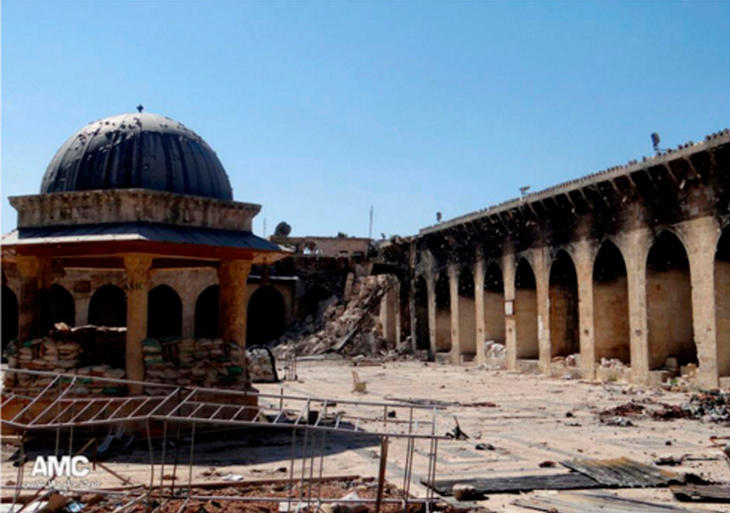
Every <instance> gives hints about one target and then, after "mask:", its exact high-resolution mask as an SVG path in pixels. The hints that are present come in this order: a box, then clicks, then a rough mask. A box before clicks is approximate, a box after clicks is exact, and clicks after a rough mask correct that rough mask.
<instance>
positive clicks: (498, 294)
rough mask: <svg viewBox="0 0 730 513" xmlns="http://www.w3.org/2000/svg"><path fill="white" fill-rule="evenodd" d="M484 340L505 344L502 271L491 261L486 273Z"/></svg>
mask: <svg viewBox="0 0 730 513" xmlns="http://www.w3.org/2000/svg"><path fill="white" fill-rule="evenodd" d="M484 340H494V341H495V342H499V343H500V344H504V343H505V327H504V282H503V281H502V269H500V268H499V265H497V263H496V262H494V261H491V262H489V264H488V265H487V269H486V271H485V273H484Z"/></svg>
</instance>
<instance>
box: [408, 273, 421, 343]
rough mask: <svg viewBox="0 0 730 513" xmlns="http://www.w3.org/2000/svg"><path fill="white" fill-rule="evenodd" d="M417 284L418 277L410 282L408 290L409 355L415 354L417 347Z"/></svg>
mask: <svg viewBox="0 0 730 513" xmlns="http://www.w3.org/2000/svg"><path fill="white" fill-rule="evenodd" d="M417 283H418V275H415V277H414V278H413V279H412V280H411V286H410V288H409V289H408V312H409V313H410V316H409V321H410V326H411V347H410V350H411V354H413V355H415V354H416V348H417V347H418V336H419V334H418V330H417V327H418V324H417V323H418V321H417V318H416V284H417Z"/></svg>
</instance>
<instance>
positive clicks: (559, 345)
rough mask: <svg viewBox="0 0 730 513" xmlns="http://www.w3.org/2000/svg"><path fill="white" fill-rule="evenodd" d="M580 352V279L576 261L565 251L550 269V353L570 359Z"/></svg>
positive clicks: (558, 255) (560, 252)
mask: <svg viewBox="0 0 730 513" xmlns="http://www.w3.org/2000/svg"><path fill="white" fill-rule="evenodd" d="M579 352H580V342H579V329H578V276H577V274H576V272H575V266H574V265H573V260H572V259H571V258H570V256H569V255H568V253H566V252H565V251H562V250H561V251H558V254H557V255H556V256H555V260H553V265H552V266H551V267H550V353H551V355H552V356H569V355H571V354H575V353H579Z"/></svg>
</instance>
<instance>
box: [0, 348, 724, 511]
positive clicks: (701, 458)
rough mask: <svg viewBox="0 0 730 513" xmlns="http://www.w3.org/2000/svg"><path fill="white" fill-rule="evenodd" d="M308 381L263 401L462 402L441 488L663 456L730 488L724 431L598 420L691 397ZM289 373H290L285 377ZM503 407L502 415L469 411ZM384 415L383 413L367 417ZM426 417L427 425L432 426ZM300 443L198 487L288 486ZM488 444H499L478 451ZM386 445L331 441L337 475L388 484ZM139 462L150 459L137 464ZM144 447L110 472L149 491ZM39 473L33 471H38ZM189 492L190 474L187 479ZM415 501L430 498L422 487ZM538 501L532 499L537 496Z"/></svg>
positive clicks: (218, 462)
mask: <svg viewBox="0 0 730 513" xmlns="http://www.w3.org/2000/svg"><path fill="white" fill-rule="evenodd" d="M353 370H355V371H357V372H358V374H359V376H360V379H361V380H362V381H365V382H366V383H367V393H365V394H360V393H354V392H352V375H351V373H352V371H353ZM297 373H298V380H297V381H291V382H286V381H285V382H283V383H277V384H258V385H256V387H257V388H258V389H259V390H260V391H261V392H266V393H274V394H278V393H279V392H280V390H281V389H282V388H283V390H284V393H285V394H292V395H306V396H316V397H326V398H332V399H340V400H344V399H351V400H363V401H382V400H394V399H400V400H403V399H415V400H436V401H445V402H451V403H454V402H458V403H460V405H451V406H447V407H446V408H445V409H444V410H442V411H440V412H439V419H440V420H439V427H438V432H439V434H444V433H446V432H447V431H450V430H451V429H453V427H454V425H455V424H454V416H456V418H458V422H459V425H460V427H461V429H462V430H463V432H465V433H466V434H467V435H468V436H469V439H468V440H445V441H441V442H440V443H439V447H438V462H437V468H436V476H437V479H456V478H477V477H479V478H489V477H506V476H519V475H537V474H551V473H557V472H563V471H564V469H562V468H542V467H541V466H540V463H542V462H546V461H553V462H559V461H563V460H568V459H573V458H597V459H600V458H616V457H622V456H625V457H629V458H631V459H633V460H636V461H638V462H640V463H646V464H651V463H652V462H653V461H655V460H656V459H658V458H660V457H668V456H674V457H682V456H690V458H688V459H687V460H686V461H685V462H684V463H683V464H681V465H679V466H673V467H661V468H664V469H667V470H670V471H673V472H680V473H681V472H692V473H694V474H697V475H700V476H703V477H705V478H707V479H710V480H713V481H724V482H730V467H729V466H728V464H727V463H726V461H725V460H724V458H723V457H722V454H721V451H720V450H719V449H718V448H716V447H712V446H711V443H710V440H709V439H710V437H711V436H713V435H715V436H723V435H724V436H727V435H730V429H728V428H727V427H726V426H723V425H722V424H712V423H704V422H701V421H698V420H688V419H679V420H670V421H659V420H653V419H651V418H646V417H632V418H631V422H632V424H633V425H632V426H628V427H618V426H609V425H606V424H603V423H601V422H600V421H599V419H598V417H597V413H598V411H600V410H602V409H605V408H610V407H615V406H618V405H621V404H624V403H627V402H629V401H631V400H637V401H639V400H644V399H651V400H654V401H660V402H664V403H670V404H680V403H682V402H684V401H686V400H687V398H688V394H686V393H670V392H665V391H662V390H659V389H649V388H641V387H637V386H631V385H621V384H616V383H611V384H596V383H588V382H583V381H579V380H562V379H550V378H545V377H542V376H537V375H526V374H517V373H510V372H506V371H488V370H483V369H479V368H476V367H473V366H472V367H469V366H464V367H456V366H452V365H442V364H434V363H428V364H426V363H424V362H416V361H396V362H388V363H383V364H379V365H373V366H360V367H353V366H351V365H350V364H348V362H346V361H341V360H338V361H333V360H320V361H305V362H299V364H298V368H297ZM282 374H283V372H282ZM469 403H493V404H494V406H464V405H465V404H467V405H468V404H469ZM353 408H355V407H354V406H350V405H347V404H342V403H341V404H338V405H337V407H336V409H337V410H346V411H348V412H352V409H353ZM365 413H369V414H373V415H374V414H376V412H374V411H370V412H365ZM424 418H425V417H424ZM290 440H291V436H290V435H271V436H268V435H261V434H260V433H259V434H253V435H246V436H243V437H241V436H240V435H236V436H231V435H221V436H217V437H212V438H208V439H206V440H204V441H203V440H202V439H201V442H200V443H199V444H197V445H196V456H195V459H196V462H197V465H196V466H195V467H194V469H193V476H192V480H193V482H198V483H200V482H206V481H213V480H220V479H221V476H224V475H226V474H229V473H233V474H240V475H242V476H243V477H244V478H245V479H283V478H286V477H287V474H286V473H285V471H284V470H283V469H282V467H285V466H287V465H288V463H289V451H290ZM477 444H484V445H485V446H487V449H486V450H477V449H476V446H477ZM426 449H427V448H426V447H425V446H421V447H419V446H417V447H416V457H415V460H414V478H413V482H414V483H418V481H419V480H420V478H421V477H423V476H425V473H426V458H425V454H424V453H425V450H426ZM11 450H13V448H12V447H10V446H8V445H3V455H2V471H3V472H2V480H3V484H8V482H9V481H12V480H13V479H14V478H15V472H16V469H14V468H13V467H12V464H11V463H10V462H8V461H7V458H8V456H9V454H10V451H11ZM378 452H379V447H378V446H377V445H375V444H370V443H359V444H352V443H351V442H350V441H348V440H342V439H336V437H333V439H332V440H330V441H328V443H327V455H326V457H325V459H324V468H325V475H330V476H336V475H360V476H373V477H374V476H376V475H377V472H378ZM136 453H139V454H136ZM145 455H146V452H144V450H143V446H140V447H139V448H138V449H136V450H135V451H134V454H131V455H124V456H121V457H119V458H115V459H114V460H113V461H109V462H106V463H107V464H108V465H109V466H110V467H111V468H112V469H114V470H115V471H117V472H119V473H120V474H122V475H124V476H127V477H129V478H130V479H131V480H132V481H133V482H139V483H146V482H148V481H149V466H148V465H147V461H146V460H145V458H146V456H145ZM404 455H405V442H404V441H403V442H402V441H398V440H393V441H391V445H390V449H389V458H388V467H387V479H388V480H389V481H390V482H392V483H393V484H396V485H398V486H400V485H401V484H402V479H403V477H402V476H403V469H404ZM28 470H29V469H28ZM180 471H184V472H185V475H184V477H183V478H182V479H183V480H184V481H185V482H187V469H184V470H183V469H182V468H181V470H180ZM88 479H93V480H94V481H96V482H97V484H103V485H105V486H112V485H114V486H117V485H119V482H118V481H117V480H116V479H115V478H114V477H112V476H111V475H109V474H107V473H103V472H99V471H96V472H94V473H93V475H90V476H88ZM412 492H413V493H415V494H417V495H423V494H424V488H423V487H422V486H420V485H414V487H413V488H412ZM533 493H536V492H530V493H529V494H528V495H532V494H533ZM611 493H617V494H618V495H620V496H622V497H631V498H640V499H644V500H653V501H656V502H660V503H664V504H675V505H681V504H680V503H678V502H677V501H676V500H675V499H674V498H673V496H672V494H671V492H670V491H669V490H668V489H634V490H618V491H612V492H611ZM516 497H517V495H516V494H495V495H490V496H489V497H488V498H487V499H486V500H483V501H480V502H479V504H480V505H482V506H484V507H485V508H487V509H488V510H493V511H516V512H517V511H531V510H527V509H522V508H520V507H518V506H515V505H513V504H512V502H513V501H514V500H515V498H516ZM685 507H687V508H688V509H691V510H695V511H722V509H723V507H727V505H722V504H716V505H696V504H687V505H686V506H685Z"/></svg>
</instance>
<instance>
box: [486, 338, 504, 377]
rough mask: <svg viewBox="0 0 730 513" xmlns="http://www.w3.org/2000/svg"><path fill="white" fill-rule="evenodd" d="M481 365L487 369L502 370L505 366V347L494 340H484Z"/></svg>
mask: <svg viewBox="0 0 730 513" xmlns="http://www.w3.org/2000/svg"><path fill="white" fill-rule="evenodd" d="M483 367H484V368H485V369H487V370H502V369H505V368H507V347H506V346H505V345H504V344H502V343H499V342H497V341H496V340H492V339H487V340H485V341H484V364H483Z"/></svg>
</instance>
